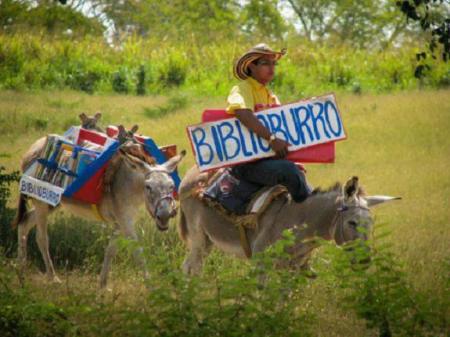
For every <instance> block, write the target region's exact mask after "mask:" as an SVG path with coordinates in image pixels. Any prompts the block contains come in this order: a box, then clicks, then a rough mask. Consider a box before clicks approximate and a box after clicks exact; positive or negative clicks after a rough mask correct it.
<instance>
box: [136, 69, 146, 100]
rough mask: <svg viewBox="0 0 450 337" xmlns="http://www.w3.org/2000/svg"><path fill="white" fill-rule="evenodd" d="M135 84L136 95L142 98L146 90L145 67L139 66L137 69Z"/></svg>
mask: <svg viewBox="0 0 450 337" xmlns="http://www.w3.org/2000/svg"><path fill="white" fill-rule="evenodd" d="M136 77H137V83H136V95H138V96H143V95H145V92H146V89H145V85H146V73H145V66H144V65H141V66H140V67H139V70H138V72H137V76H136Z"/></svg>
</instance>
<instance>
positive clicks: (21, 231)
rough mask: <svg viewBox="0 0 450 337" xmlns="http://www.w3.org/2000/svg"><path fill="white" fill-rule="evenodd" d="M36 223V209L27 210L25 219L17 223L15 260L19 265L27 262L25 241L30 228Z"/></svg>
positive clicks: (22, 265)
mask: <svg viewBox="0 0 450 337" xmlns="http://www.w3.org/2000/svg"><path fill="white" fill-rule="evenodd" d="M35 225H36V211H35V210H34V209H33V210H31V211H28V212H27V214H26V216H25V219H24V220H23V221H22V222H20V223H19V224H18V225H17V239H18V240H17V242H18V244H17V260H18V262H19V265H20V266H21V267H24V266H25V265H26V262H27V242H28V234H29V233H30V230H31V229H32V228H33V227H34V226H35Z"/></svg>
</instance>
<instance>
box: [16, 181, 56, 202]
mask: <svg viewBox="0 0 450 337" xmlns="http://www.w3.org/2000/svg"><path fill="white" fill-rule="evenodd" d="M19 185H20V193H23V194H26V195H29V196H30V197H32V198H35V199H38V200H41V201H43V202H45V203H47V204H49V205H52V206H56V205H58V204H59V203H60V201H61V196H62V194H63V192H64V189H62V188H61V187H59V186H54V185H51V184H49V183H48V182H45V181H42V180H38V179H36V178H33V177H30V176H27V175H22V178H21V179H20V183H19Z"/></svg>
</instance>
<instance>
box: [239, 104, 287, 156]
mask: <svg viewBox="0 0 450 337" xmlns="http://www.w3.org/2000/svg"><path fill="white" fill-rule="evenodd" d="M234 112H235V115H236V117H237V119H239V121H240V122H241V123H242V124H244V125H245V126H246V127H247V128H248V129H249V130H251V131H253V132H254V133H256V134H257V135H258V136H259V137H261V138H263V139H265V140H267V141H269V145H270V147H271V148H272V150H274V151H275V153H276V154H277V157H278V158H284V157H286V155H287V153H288V150H287V148H288V146H289V143H288V142H285V141H284V140H282V139H279V138H275V139H273V140H272V141H270V136H271V133H270V131H269V130H268V129H267V128H266V127H265V126H264V125H263V124H262V123H261V122H260V121H259V120H258V118H256V116H255V115H254V113H253V111H252V110H250V109H236V110H235V111H234Z"/></svg>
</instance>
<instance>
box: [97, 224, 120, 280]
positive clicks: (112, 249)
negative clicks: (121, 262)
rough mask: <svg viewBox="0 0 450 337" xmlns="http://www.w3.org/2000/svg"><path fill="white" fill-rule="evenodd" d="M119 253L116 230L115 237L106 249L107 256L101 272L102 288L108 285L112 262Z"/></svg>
mask: <svg viewBox="0 0 450 337" xmlns="http://www.w3.org/2000/svg"><path fill="white" fill-rule="evenodd" d="M116 254H117V233H116V232H114V234H113V237H112V238H111V240H110V241H109V243H108V246H107V247H106V249H105V257H104V259H103V266H102V271H101V273H100V288H104V287H106V284H107V282H108V274H109V271H110V269H111V262H112V260H113V259H114V257H115V256H116Z"/></svg>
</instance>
